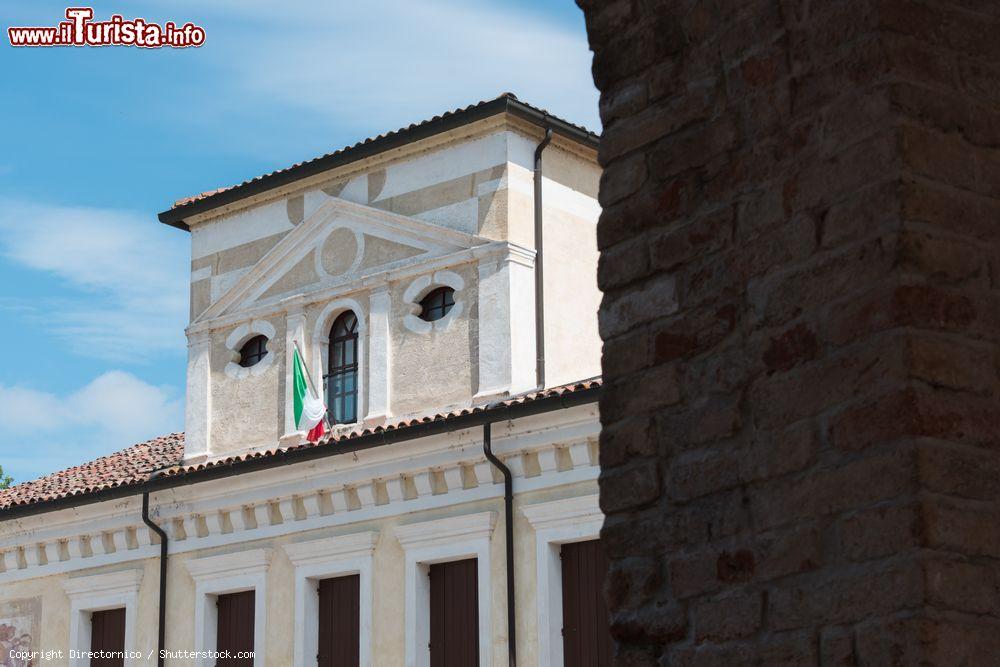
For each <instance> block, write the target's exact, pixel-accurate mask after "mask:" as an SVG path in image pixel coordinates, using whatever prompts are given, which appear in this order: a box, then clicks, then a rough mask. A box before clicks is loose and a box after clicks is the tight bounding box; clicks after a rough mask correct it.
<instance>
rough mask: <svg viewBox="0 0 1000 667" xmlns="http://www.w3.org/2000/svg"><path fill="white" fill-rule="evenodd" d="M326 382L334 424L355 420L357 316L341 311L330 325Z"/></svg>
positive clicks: (356, 401) (331, 417)
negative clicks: (331, 325)
mask: <svg viewBox="0 0 1000 667" xmlns="http://www.w3.org/2000/svg"><path fill="white" fill-rule="evenodd" d="M323 384H325V385H326V407H327V409H328V410H329V414H330V420H331V422H332V423H334V424H351V423H354V422H356V421H357V420H358V317H357V315H355V314H354V313H353V312H351V311H349V310H348V311H347V312H345V313H343V314H341V315H340V316H339V317H338V318H337V319H336V320H335V321H334V323H333V327H332V328H331V329H330V358H329V359H328V363H327V373H326V375H324V376H323Z"/></svg>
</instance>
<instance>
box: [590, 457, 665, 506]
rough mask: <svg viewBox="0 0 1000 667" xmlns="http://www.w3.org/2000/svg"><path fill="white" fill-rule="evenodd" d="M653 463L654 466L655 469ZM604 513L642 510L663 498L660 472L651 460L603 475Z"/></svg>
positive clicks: (603, 472) (605, 471)
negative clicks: (644, 506) (639, 508)
mask: <svg viewBox="0 0 1000 667" xmlns="http://www.w3.org/2000/svg"><path fill="white" fill-rule="evenodd" d="M651 463H653V465H651ZM600 486H601V509H602V510H603V511H604V512H605V513H608V514H610V513H613V512H621V511H623V510H628V509H634V508H636V507H641V506H642V505H646V504H648V503H650V502H653V501H655V500H656V499H657V498H659V496H660V471H659V468H658V467H657V466H656V465H655V462H654V461H652V460H650V459H645V460H638V461H634V462H633V463H632V464H631V465H622V466H618V467H617V468H611V469H607V470H602V471H601V477H600Z"/></svg>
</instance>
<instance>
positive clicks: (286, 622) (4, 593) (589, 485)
mask: <svg viewBox="0 0 1000 667" xmlns="http://www.w3.org/2000/svg"><path fill="white" fill-rule="evenodd" d="M596 492H597V484H596V482H593V481H591V482H583V483H577V484H572V485H566V486H561V487H556V488H553V489H547V490H543V491H534V492H531V493H524V494H516V495H515V500H514V516H515V522H514V541H515V564H514V567H515V581H516V591H517V597H516V602H517V616H518V618H517V629H518V656H519V662H520V664H522V665H525V666H528V665H535V664H537V646H538V637H537V633H536V604H537V599H536V594H537V591H536V563H535V536H534V531H533V530H532V528H531V526H530V525H529V524H528V522H527V520H525V518H524V515H523V514H522V513H521V508H522V507H523V506H525V505H528V504H534V503H538V502H545V501H549V500H556V499H561V498H568V497H575V496H580V495H589V494H594V493H596ZM485 511H493V512H496V513H497V523H496V526H495V528H494V531H493V535H492V538H491V542H490V563H491V571H490V581H491V591H492V607H491V608H492V614H491V618H492V626H493V627H492V637H493V639H494V642H493V644H494V648H493V661H494V662H493V664H494V665H496V666H499V665H501V664H504V662H505V656H506V642H507V639H506V632H507V625H506V618H507V617H506V556H505V545H504V524H503V521H504V517H503V500H502V499H499V498H498V499H491V500H483V501H478V502H472V503H464V504H456V505H452V506H449V507H445V508H440V509H436V510H428V511H422V512H416V513H411V514H404V515H397V516H394V517H390V518H386V519H381V520H375V521H366V522H359V523H354V524H350V525H347V526H341V527H337V528H332V529H330V528H327V529H318V530H313V531H308V532H299V533H293V534H290V535H285V536H282V537H276V538H271V539H264V540H258V541H253V542H244V543H240V544H238V545H233V546H227V547H218V548H215V549H203V550H198V551H191V552H185V553H175V554H172V555H171V556H170V559H169V561H168V569H167V577H168V583H167V605H166V608H167V636H166V643H167V648H168V649H169V650H183V649H186V650H210V649H211V648H212V647H196V646H195V644H194V642H195V626H194V622H195V621H194V609H195V604H196V599H195V585H194V581H193V579H192V578H191V576H190V575H189V574H188V571H187V568H186V566H185V563H186V562H187V561H189V560H191V559H193V558H200V557H204V556H212V555H218V554H223V553H230V552H234V551H246V550H249V549H258V548H270V549H273V552H272V559H271V564H270V567H269V570H268V573H267V580H266V581H267V621H266V622H267V635H266V662H265V664H267V665H269V666H286V665H290V664H291V660H292V651H293V643H292V642H293V640H292V637H293V636H294V629H295V624H296V623H299V622H308V621H305V620H303V619H296V618H295V599H294V597H295V584H294V568H293V566H292V564H291V562H290V561H289V560H288V558H287V556H286V555H285V552H284V551H283V550H282V549H281V546H282V545H283V544H288V543H291V542H299V541H306V540H311V539H318V538H321V537H332V536H337V535H346V534H351V533H358V532H365V531H376V532H378V534H379V539H378V542H377V545H376V547H375V552H374V555H373V559H374V560H373V575H372V584H373V596H374V604H373V608H372V613H373V626H372V633H373V639H374V649H373V654H372V658H373V663H372V664H373V665H379V666H381V665H387V666H388V665H402V664H403V656H404V650H405V645H404V632H405V619H404V605H403V597H402V596H403V590H404V562H405V560H404V559H405V555H404V552H403V549H402V547H401V546H400V544H399V542H398V540H397V539H396V538H395V529H396V527H397V526H399V525H402V524H410V523H416V522H421V521H430V520H434V519H441V518H445V517H452V516H458V515H464V514H473V513H477V512H485ZM137 567H139V568H142V569H143V571H144V574H143V578H142V583H141V586H140V589H139V596H138V612H137V618H136V620H137V622H136V624H135V628H136V633H137V634H136V650H141V651H143V653H144V654H145V653H148V651H150V650H152V649H154V648H155V646H156V630H157V595H158V582H159V579H158V577H159V564H158V560H157V559H146V560H144V561H140V562H131V563H124V564H119V565H114V566H108V567H104V568H98V569H92V570H80V571H77V572H74V573H73V576H88V575H92V574H98V573H103V572H111V571H118V570H123V569H134V568H137ZM68 576H69V575H66V574H62V575H54V576H49V577H41V578H38V579H30V580H26V581H21V582H15V583H10V584H4V585H3V586H0V600H11V599H19V598H28V597H35V596H41V598H42V629H41V634H40V636H39V638H38V641H37V642H36V644H35V649H37V650H46V649H62V650H64V651H65V650H67V649H68V648H69V633H70V629H69V624H70V603H69V599H68V598H67V596H66V595H65V593H64V592H63V588H62V582H63V581H64V580H65V579H66V578H67V577H68ZM46 664H52V665H55V666H61V665H68V664H69V661H68V659H65V658H64V659H63V660H62V661H59V660H57V661H55V662H51V663H46ZM167 664H168V665H171V666H175V665H176V666H180V665H192V664H194V663H193V661H185V660H178V659H173V660H168V661H167Z"/></svg>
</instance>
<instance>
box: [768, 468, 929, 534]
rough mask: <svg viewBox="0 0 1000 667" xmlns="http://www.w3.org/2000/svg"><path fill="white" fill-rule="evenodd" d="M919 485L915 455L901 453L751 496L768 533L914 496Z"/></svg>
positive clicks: (790, 481)
mask: <svg viewBox="0 0 1000 667" xmlns="http://www.w3.org/2000/svg"><path fill="white" fill-rule="evenodd" d="M917 483H918V476H917V462H916V455H915V454H914V452H913V450H912V449H911V448H899V449H896V450H894V451H889V452H880V453H878V454H871V455H869V456H867V457H864V458H859V459H855V460H852V461H850V462H847V463H844V464H842V465H840V466H838V467H833V468H826V469H820V470H815V471H811V472H810V473H809V474H807V475H805V476H803V477H801V478H797V479H787V480H782V481H779V482H774V483H772V484H770V485H766V486H761V487H759V488H757V489H755V492H754V494H753V495H752V496H751V511H752V513H753V515H754V518H755V520H756V523H757V525H758V526H759V528H760V529H766V528H770V527H775V526H781V525H784V524H787V523H791V522H795V521H799V520H803V519H810V518H814V517H825V516H830V515H836V514H840V513H842V512H845V511H849V510H851V509H854V508H860V507H865V506H867V505H872V504H875V503H878V502H882V501H886V500H892V499H895V498H901V497H904V496H909V495H911V494H913V493H914V492H915V491H916V489H917Z"/></svg>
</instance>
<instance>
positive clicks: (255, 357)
mask: <svg viewBox="0 0 1000 667" xmlns="http://www.w3.org/2000/svg"><path fill="white" fill-rule="evenodd" d="M266 356H267V336H254V337H253V338H251V339H250V340H248V341H247V342H245V343H243V347H241V348H240V366H242V367H243V368H250V367H251V366H256V365H257V364H259V363H260V360H261V359H263V358H264V357H266Z"/></svg>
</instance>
